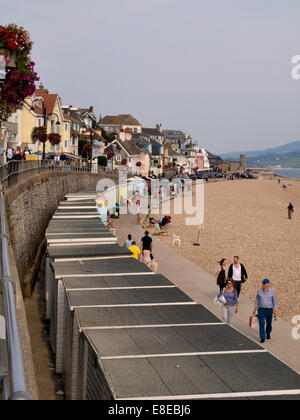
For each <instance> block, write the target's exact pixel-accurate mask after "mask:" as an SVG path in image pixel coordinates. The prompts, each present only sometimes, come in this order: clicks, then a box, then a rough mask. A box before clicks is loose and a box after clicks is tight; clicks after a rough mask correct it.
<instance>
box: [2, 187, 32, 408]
mask: <svg viewBox="0 0 300 420" xmlns="http://www.w3.org/2000/svg"><path fill="white" fill-rule="evenodd" d="M0 237H1V269H2V270H1V271H2V272H1V286H2V300H3V312H4V317H5V323H6V342H7V359H8V377H7V378H6V379H5V380H4V383H3V388H4V390H3V398H4V399H9V400H32V399H33V398H32V396H31V395H30V394H29V393H28V392H27V386H26V380H25V373H24V362H23V356H22V348H21V342H20V335H19V329H18V321H17V310H16V298H15V289H16V287H15V284H16V283H15V279H13V278H12V275H11V269H10V258H9V236H8V232H7V227H6V214H5V205H4V199H3V194H2V191H1V190H0Z"/></svg>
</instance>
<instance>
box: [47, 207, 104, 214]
mask: <svg viewBox="0 0 300 420" xmlns="http://www.w3.org/2000/svg"><path fill="white" fill-rule="evenodd" d="M63 214H72V215H75V214H79V215H81V214H83V215H85V214H95V215H98V214H99V212H98V210H97V208H90V209H85V208H81V209H72V208H65V209H57V210H56V212H55V213H54V215H55V216H60V215H63Z"/></svg>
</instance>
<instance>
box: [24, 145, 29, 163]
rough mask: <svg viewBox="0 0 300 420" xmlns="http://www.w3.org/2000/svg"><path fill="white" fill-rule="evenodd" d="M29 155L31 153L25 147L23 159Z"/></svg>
mask: <svg viewBox="0 0 300 420" xmlns="http://www.w3.org/2000/svg"><path fill="white" fill-rule="evenodd" d="M29 155H31V151H30V150H29V147H28V146H25V149H24V152H23V159H24V160H26V158H27V156H29Z"/></svg>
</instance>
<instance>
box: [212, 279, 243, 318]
mask: <svg viewBox="0 0 300 420" xmlns="http://www.w3.org/2000/svg"><path fill="white" fill-rule="evenodd" d="M221 296H223V297H224V298H225V301H226V303H223V305H222V319H223V321H224V322H226V324H228V325H230V326H231V325H232V321H233V315H234V313H236V314H237V313H238V311H239V298H238V293H237V290H236V289H235V288H234V281H233V280H232V279H228V280H227V286H226V287H224V288H223V289H222V290H221V291H220V293H219V295H218V297H217V298H218V299H220V298H221Z"/></svg>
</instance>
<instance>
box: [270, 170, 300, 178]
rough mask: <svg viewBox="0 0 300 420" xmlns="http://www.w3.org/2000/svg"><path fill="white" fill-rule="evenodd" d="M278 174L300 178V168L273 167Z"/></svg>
mask: <svg viewBox="0 0 300 420" xmlns="http://www.w3.org/2000/svg"><path fill="white" fill-rule="evenodd" d="M271 170H272V171H273V172H274V173H275V174H276V175H280V176H284V177H287V178H296V179H300V168H299V169H284V168H283V169H274V168H272V169H271Z"/></svg>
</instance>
